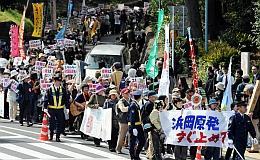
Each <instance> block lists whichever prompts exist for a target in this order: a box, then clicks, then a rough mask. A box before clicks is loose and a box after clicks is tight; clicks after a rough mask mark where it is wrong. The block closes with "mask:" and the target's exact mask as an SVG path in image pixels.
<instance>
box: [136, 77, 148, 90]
mask: <svg viewBox="0 0 260 160" xmlns="http://www.w3.org/2000/svg"><path fill="white" fill-rule="evenodd" d="M136 82H137V88H138V90H145V89H146V88H147V86H146V81H145V79H144V78H143V77H136Z"/></svg>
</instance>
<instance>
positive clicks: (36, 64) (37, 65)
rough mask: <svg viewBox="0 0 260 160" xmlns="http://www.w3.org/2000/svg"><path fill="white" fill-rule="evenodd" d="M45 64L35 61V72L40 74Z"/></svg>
mask: <svg viewBox="0 0 260 160" xmlns="http://www.w3.org/2000/svg"><path fill="white" fill-rule="evenodd" d="M45 65H46V62H41V61H36V62H35V70H36V71H38V72H41V71H42V69H43V68H44V67H45Z"/></svg>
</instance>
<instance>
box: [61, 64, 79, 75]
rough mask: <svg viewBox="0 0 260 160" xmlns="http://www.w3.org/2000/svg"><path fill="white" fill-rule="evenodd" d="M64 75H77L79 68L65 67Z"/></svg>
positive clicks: (73, 66)
mask: <svg viewBox="0 0 260 160" xmlns="http://www.w3.org/2000/svg"><path fill="white" fill-rule="evenodd" d="M63 67H64V74H65V75H76V73H77V66H76V65H64V66H63Z"/></svg>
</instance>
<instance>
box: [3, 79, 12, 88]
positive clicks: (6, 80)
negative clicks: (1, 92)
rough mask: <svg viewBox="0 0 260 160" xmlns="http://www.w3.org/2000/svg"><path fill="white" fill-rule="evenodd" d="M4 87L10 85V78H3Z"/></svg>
mask: <svg viewBox="0 0 260 160" xmlns="http://www.w3.org/2000/svg"><path fill="white" fill-rule="evenodd" d="M2 84H3V87H4V88H6V87H8V85H9V84H10V78H3V79H2Z"/></svg>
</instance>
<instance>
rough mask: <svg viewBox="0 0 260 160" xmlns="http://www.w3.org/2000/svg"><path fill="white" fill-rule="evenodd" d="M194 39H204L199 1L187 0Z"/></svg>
mask: <svg viewBox="0 0 260 160" xmlns="http://www.w3.org/2000/svg"><path fill="white" fill-rule="evenodd" d="M185 5H186V7H187V8H188V17H189V21H190V27H191V30H192V37H193V38H202V25H201V18H200V12H199V1H198V0H185Z"/></svg>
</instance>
